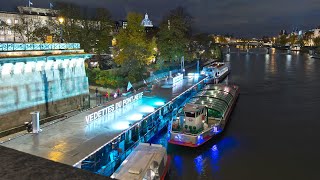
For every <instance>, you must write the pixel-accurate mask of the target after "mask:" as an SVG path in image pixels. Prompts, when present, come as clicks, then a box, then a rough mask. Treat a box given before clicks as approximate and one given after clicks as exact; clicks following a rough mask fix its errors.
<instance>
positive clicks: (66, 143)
mask: <svg viewBox="0 0 320 180" xmlns="http://www.w3.org/2000/svg"><path fill="white" fill-rule="evenodd" d="M203 79H204V77H202V76H200V77H193V76H192V77H185V78H184V79H183V81H182V82H180V83H177V84H176V86H175V87H173V88H169V87H168V86H167V87H165V88H162V87H163V84H165V83H166V82H165V81H160V82H158V83H157V84H155V85H153V86H152V89H151V92H148V93H145V94H144V96H143V97H142V98H141V99H139V100H136V101H134V102H132V103H130V104H128V105H126V106H125V107H123V108H119V109H117V110H115V111H113V112H111V111H110V112H109V113H108V114H106V115H104V116H101V117H100V118H96V119H95V118H94V117H91V120H92V121H91V122H90V123H89V124H87V121H86V119H88V116H89V115H90V114H92V113H94V112H97V111H99V110H101V109H104V108H106V107H109V106H110V105H112V104H116V103H117V102H119V101H123V99H125V98H126V97H121V98H118V99H116V100H114V101H111V102H108V103H107V104H105V105H104V106H99V107H96V108H93V109H90V110H88V111H84V112H81V113H79V114H77V115H74V116H72V117H70V118H68V119H66V120H63V121H59V122H56V123H54V124H51V125H48V126H46V127H43V128H42V132H41V133H39V134H25V135H22V136H19V137H17V138H14V139H11V140H10V141H6V142H4V143H2V144H1V145H2V146H5V147H9V148H12V149H16V150H18V151H22V152H25V153H29V154H32V155H35V156H39V157H42V158H45V159H49V160H52V161H56V162H60V163H63V164H67V165H70V166H73V165H75V164H76V163H78V162H79V161H81V160H83V159H84V158H86V157H87V156H88V155H90V154H91V153H92V152H94V151H95V150H97V149H99V148H100V147H102V146H104V145H105V144H107V143H108V142H109V141H110V140H112V139H113V138H114V137H116V136H118V135H119V134H121V132H123V131H124V130H125V129H127V128H128V127H129V126H130V124H133V123H135V122H137V121H139V120H141V119H142V117H143V116H145V115H148V114H149V113H151V112H152V111H154V110H155V109H157V108H159V107H160V106H161V105H157V104H156V103H155V102H160V101H161V102H163V103H165V102H167V101H169V100H171V99H173V98H174V97H176V96H178V95H179V94H181V93H182V92H184V91H185V90H186V89H188V88H190V87H191V86H193V85H194V84H196V83H198V82H199V81H201V80H203ZM137 93H139V92H137ZM150 109H151V111H150ZM86 117H87V118H86ZM89 118H90V117H89Z"/></svg>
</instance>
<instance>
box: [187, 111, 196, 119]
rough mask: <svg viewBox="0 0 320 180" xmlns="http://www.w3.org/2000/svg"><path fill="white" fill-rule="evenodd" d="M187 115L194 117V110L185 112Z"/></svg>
mask: <svg viewBox="0 0 320 180" xmlns="http://www.w3.org/2000/svg"><path fill="white" fill-rule="evenodd" d="M185 114H186V116H187V117H193V118H194V117H195V113H194V112H185Z"/></svg>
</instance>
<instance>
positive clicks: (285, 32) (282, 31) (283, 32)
mask: <svg viewBox="0 0 320 180" xmlns="http://www.w3.org/2000/svg"><path fill="white" fill-rule="evenodd" d="M282 35H288V33H287V31H286V30H280V32H279V36H282Z"/></svg>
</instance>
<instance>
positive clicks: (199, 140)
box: [197, 135, 204, 144]
mask: <svg viewBox="0 0 320 180" xmlns="http://www.w3.org/2000/svg"><path fill="white" fill-rule="evenodd" d="M203 141H204V139H203V137H202V135H199V136H198V142H197V144H202V143H203Z"/></svg>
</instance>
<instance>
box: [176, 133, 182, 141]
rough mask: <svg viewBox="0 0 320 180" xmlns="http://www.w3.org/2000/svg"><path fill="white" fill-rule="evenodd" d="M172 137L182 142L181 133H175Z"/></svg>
mask: <svg viewBox="0 0 320 180" xmlns="http://www.w3.org/2000/svg"><path fill="white" fill-rule="evenodd" d="M174 139H175V140H176V141H180V142H183V137H182V136H181V134H177V135H175V136H174Z"/></svg>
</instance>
